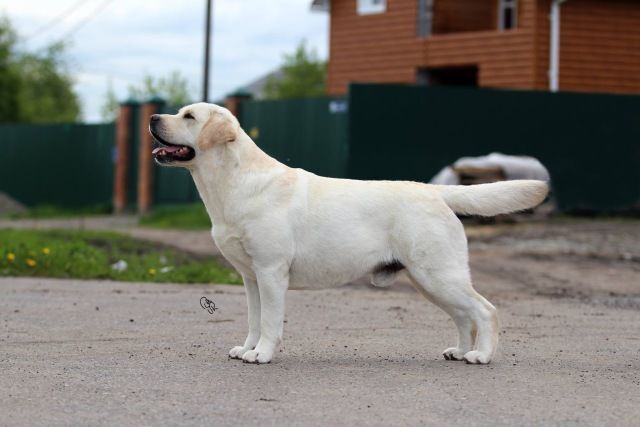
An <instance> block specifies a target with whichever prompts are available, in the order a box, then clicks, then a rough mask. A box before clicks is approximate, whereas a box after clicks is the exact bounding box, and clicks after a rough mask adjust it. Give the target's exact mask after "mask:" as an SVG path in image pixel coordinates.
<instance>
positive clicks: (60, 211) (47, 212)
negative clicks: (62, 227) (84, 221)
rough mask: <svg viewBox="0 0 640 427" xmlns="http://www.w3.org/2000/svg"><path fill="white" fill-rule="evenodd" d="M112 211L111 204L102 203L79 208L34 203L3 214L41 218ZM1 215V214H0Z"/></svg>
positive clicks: (20, 217) (77, 215)
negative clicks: (20, 210)
mask: <svg viewBox="0 0 640 427" xmlns="http://www.w3.org/2000/svg"><path fill="white" fill-rule="evenodd" d="M111 212H112V207H111V204H109V203H102V204H96V205H89V206H84V207H80V208H65V207H61V206H56V205H36V206H33V207H30V208H29V210H28V211H26V212H12V213H8V214H6V215H5V216H6V217H7V218H10V219H43V218H74V217H83V216H91V215H108V214H110V213H111ZM0 217H2V215H0Z"/></svg>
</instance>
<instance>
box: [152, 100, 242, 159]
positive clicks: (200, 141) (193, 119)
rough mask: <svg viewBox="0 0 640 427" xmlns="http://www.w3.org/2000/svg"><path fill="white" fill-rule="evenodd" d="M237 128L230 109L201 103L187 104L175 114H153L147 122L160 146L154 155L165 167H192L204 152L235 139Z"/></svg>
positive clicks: (236, 122)
mask: <svg viewBox="0 0 640 427" xmlns="http://www.w3.org/2000/svg"><path fill="white" fill-rule="evenodd" d="M239 130H240V124H239V123H238V120H237V119H236V118H235V117H234V116H233V114H231V112H230V111H229V110H227V109H226V108H224V107H220V106H219V105H214V104H207V103H204V102H200V103H197V104H192V105H187V106H186V107H183V108H181V109H180V111H178V114H175V115H171V114H154V115H153V116H151V119H150V122H149V132H151V135H152V136H153V138H154V139H155V140H156V141H157V142H158V145H159V146H157V147H156V148H154V150H153V157H154V158H155V160H156V162H157V163H158V164H161V165H165V166H182V167H189V166H192V165H194V164H195V163H197V162H198V161H199V157H200V156H201V155H202V153H203V152H204V151H207V150H209V149H211V148H213V147H215V146H216V145H218V144H228V143H232V142H233V141H235V140H236V138H237V137H238V132H239Z"/></svg>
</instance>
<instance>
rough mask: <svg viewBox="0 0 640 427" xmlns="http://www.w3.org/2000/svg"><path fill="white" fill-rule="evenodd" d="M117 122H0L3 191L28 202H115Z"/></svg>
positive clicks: (69, 204)
mask: <svg viewBox="0 0 640 427" xmlns="http://www.w3.org/2000/svg"><path fill="white" fill-rule="evenodd" d="M114 138H115V126H114V124H113V123H107V124H91V125H87V124H51V125H32V124H28V125H27V124H5V125H0V150H2V153H3V155H2V156H0V191H2V192H5V193H7V194H9V195H10V196H11V197H13V198H15V199H16V200H18V201H20V202H22V203H24V204H27V205H38V204H51V205H56V206H61V207H78V206H88V205H96V204H110V203H111V200H112V191H113V147H114V144H113V142H114Z"/></svg>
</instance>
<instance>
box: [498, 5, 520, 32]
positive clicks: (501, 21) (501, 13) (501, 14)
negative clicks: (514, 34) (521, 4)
mask: <svg viewBox="0 0 640 427" xmlns="http://www.w3.org/2000/svg"><path fill="white" fill-rule="evenodd" d="M507 10H511V26H510V27H509V28H506V27H505V24H506V22H505V21H506V20H505V15H506V12H507ZM517 28H518V0H498V30H500V31H510V30H515V29H517Z"/></svg>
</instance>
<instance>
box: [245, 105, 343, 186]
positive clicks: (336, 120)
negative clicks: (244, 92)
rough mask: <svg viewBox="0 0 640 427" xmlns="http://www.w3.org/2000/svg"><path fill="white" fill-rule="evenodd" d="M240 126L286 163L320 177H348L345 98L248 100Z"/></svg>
mask: <svg viewBox="0 0 640 427" xmlns="http://www.w3.org/2000/svg"><path fill="white" fill-rule="evenodd" d="M240 123H241V125H242V127H243V128H244V130H245V131H246V132H248V133H249V135H251V137H252V138H253V140H254V141H255V142H256V144H258V146H259V147H260V148H262V149H263V150H264V151H265V152H266V153H268V154H269V155H270V156H273V157H275V158H276V159H278V160H279V161H281V162H282V163H285V164H287V165H289V166H292V167H300V168H303V169H307V170H309V171H311V172H314V173H317V174H320V175H327V176H336V177H344V176H346V167H347V155H348V146H349V144H348V141H347V103H346V100H345V99H344V98H335V97H319V98H298V99H288V100H273V101H247V102H244V103H243V104H242V110H241V114H240Z"/></svg>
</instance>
